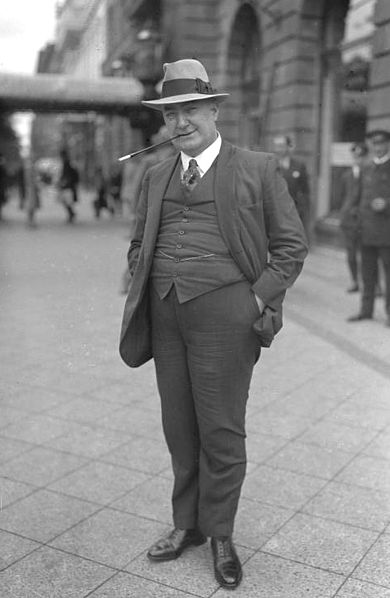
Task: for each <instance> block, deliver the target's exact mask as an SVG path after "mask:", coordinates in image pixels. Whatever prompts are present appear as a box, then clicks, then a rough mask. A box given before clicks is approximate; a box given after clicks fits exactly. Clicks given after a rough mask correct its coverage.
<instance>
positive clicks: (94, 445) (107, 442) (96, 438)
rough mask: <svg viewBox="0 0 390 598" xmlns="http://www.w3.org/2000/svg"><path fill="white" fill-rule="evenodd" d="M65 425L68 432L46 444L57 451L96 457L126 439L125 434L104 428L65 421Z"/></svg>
mask: <svg viewBox="0 0 390 598" xmlns="http://www.w3.org/2000/svg"><path fill="white" fill-rule="evenodd" d="M57 421H61V420H57ZM67 425H68V432H67V433H66V434H64V435H63V436H60V437H58V438H55V439H54V440H50V441H48V442H47V446H50V447H52V448H54V449H57V450H59V451H68V452H70V453H74V454H75V455H82V456H84V457H90V458H92V459H96V458H99V457H101V456H102V455H104V454H106V453H108V452H109V451H111V450H112V449H114V448H117V447H118V446H120V445H121V444H123V443H124V442H126V440H127V436H126V435H125V434H123V433H121V432H114V431H112V430H111V431H109V430H104V429H102V428H98V427H93V426H87V425H83V424H78V423H76V422H67Z"/></svg>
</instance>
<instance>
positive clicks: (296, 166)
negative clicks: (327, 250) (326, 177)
mask: <svg viewBox="0 0 390 598" xmlns="http://www.w3.org/2000/svg"><path fill="white" fill-rule="evenodd" d="M273 146H274V152H275V154H276V156H277V158H278V162H279V170H280V173H281V175H282V176H283V178H284V179H285V181H286V183H287V187H288V192H289V194H290V195H291V197H292V198H293V200H294V203H295V206H296V208H297V211H298V214H299V217H300V219H301V220H302V224H303V226H304V229H305V232H306V236H307V238H308V239H310V187H309V177H308V174H307V170H306V166H305V165H304V164H303V162H300V161H298V160H296V158H294V157H293V150H294V147H293V143H292V140H291V138H290V137H289V136H288V135H278V136H277V137H275V138H274V140H273Z"/></svg>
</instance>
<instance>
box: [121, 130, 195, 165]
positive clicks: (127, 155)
mask: <svg viewBox="0 0 390 598" xmlns="http://www.w3.org/2000/svg"><path fill="white" fill-rule="evenodd" d="M193 132H194V131H190V132H189V133H180V134H179V135H175V136H174V137H171V138H170V139H166V140H165V141H160V143H155V144H154V145H149V146H148V147H144V148H143V149H140V150H138V151H136V152H132V153H131V154H126V156H121V157H120V158H118V162H123V160H129V159H130V158H134V156H138V155H139V154H143V153H144V152H149V151H150V150H153V149H155V148H156V147H160V145H165V144H166V143H170V142H171V141H174V140H175V139H178V138H179V137H187V135H191V133H193Z"/></svg>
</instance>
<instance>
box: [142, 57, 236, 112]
mask: <svg viewBox="0 0 390 598" xmlns="http://www.w3.org/2000/svg"><path fill="white" fill-rule="evenodd" d="M163 68H164V77H163V80H162V89H161V97H160V98H159V99H158V100H143V101H142V104H144V105H145V106H149V108H154V109H155V110H162V108H163V106H166V105H169V104H181V103H182V102H193V101H195V100H206V99H212V98H215V99H217V100H218V101H220V102H222V101H223V100H224V99H225V98H227V96H228V95H229V94H228V93H217V92H216V91H215V89H213V88H212V86H211V83H210V81H209V78H208V75H207V72H206V69H205V68H204V66H203V64H202V63H201V62H199V61H198V60H194V59H192V58H186V59H184V60H177V61H176V62H166V63H165V64H164V66H163Z"/></svg>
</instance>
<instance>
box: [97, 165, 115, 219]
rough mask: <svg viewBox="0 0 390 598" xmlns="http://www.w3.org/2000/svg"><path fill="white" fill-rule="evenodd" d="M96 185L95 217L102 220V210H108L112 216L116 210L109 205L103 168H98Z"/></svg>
mask: <svg viewBox="0 0 390 598" xmlns="http://www.w3.org/2000/svg"><path fill="white" fill-rule="evenodd" d="M95 184H96V198H95V199H94V201H93V209H94V211H95V217H96V218H100V213H101V211H102V210H107V211H108V212H110V214H112V215H113V214H114V208H113V207H112V206H111V205H109V203H108V192H107V187H108V185H107V180H106V177H105V176H104V172H103V168H102V167H101V166H98V167H97V169H96V173H95Z"/></svg>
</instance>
